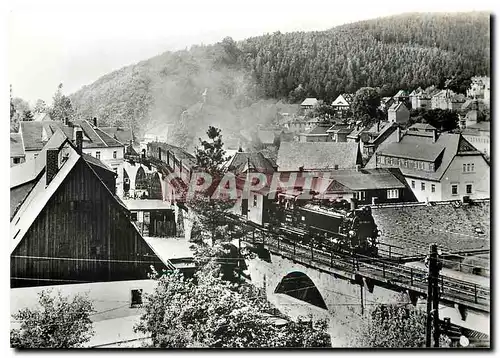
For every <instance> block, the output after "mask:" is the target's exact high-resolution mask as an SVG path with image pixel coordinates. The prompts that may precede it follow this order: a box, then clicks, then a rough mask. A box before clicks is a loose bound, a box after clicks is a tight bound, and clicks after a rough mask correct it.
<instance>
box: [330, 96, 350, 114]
mask: <svg viewBox="0 0 500 358" xmlns="http://www.w3.org/2000/svg"><path fill="white" fill-rule="evenodd" d="M353 98H354V95H353V94H351V93H342V94H341V95H339V96H338V97H337V98H336V99H335V101H333V102H332V108H333V111H334V112H335V117H337V118H345V117H346V116H347V115H348V113H349V111H350V109H351V103H352V100H353Z"/></svg>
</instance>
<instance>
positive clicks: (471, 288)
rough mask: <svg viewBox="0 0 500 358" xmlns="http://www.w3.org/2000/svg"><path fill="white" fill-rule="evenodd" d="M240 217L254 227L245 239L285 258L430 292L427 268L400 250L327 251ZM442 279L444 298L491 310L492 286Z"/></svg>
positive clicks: (394, 287) (328, 269)
mask: <svg viewBox="0 0 500 358" xmlns="http://www.w3.org/2000/svg"><path fill="white" fill-rule="evenodd" d="M239 221H240V223H242V224H243V225H246V227H247V228H250V229H253V230H252V233H250V231H249V232H247V233H246V234H245V235H244V236H243V237H242V238H241V239H242V240H243V241H246V242H248V243H252V244H254V245H259V244H260V245H263V246H264V247H265V248H266V249H268V250H269V251H270V252H272V253H274V254H278V255H280V256H282V257H284V258H287V259H291V260H293V261H295V262H298V263H301V264H304V265H306V266H310V267H315V268H318V269H321V270H323V271H327V272H332V273H333V272H334V273H336V274H340V275H341V276H345V277H346V278H348V279H351V280H356V279H359V278H365V279H369V280H372V281H375V282H377V283H378V284H380V285H383V286H387V287H392V288H393V289H401V290H409V291H411V292H413V293H416V294H417V295H418V296H423V297H426V296H427V275H428V273H427V271H426V270H423V269H419V268H414V267H407V266H404V265H402V264H399V263H398V262H397V256H398V255H397V253H396V256H395V257H394V258H393V259H392V260H391V259H387V258H385V257H378V258H374V257H368V256H363V255H359V254H358V255H352V254H350V253H347V252H339V251H333V250H330V251H325V250H324V249H321V248H319V247H314V245H311V246H308V245H305V244H301V243H297V242H295V241H294V238H291V237H290V236H287V235H284V234H283V233H280V232H276V231H274V230H270V229H269V228H263V227H261V226H260V225H257V224H254V223H250V222H248V221H246V220H244V219H242V218H239ZM289 231H290V232H292V231H293V230H289ZM255 233H258V234H259V235H258V236H260V238H259V237H256V235H255ZM438 281H439V285H440V299H441V301H447V302H450V303H458V304H461V305H464V306H467V307H472V308H475V309H478V310H481V311H486V312H489V306H490V288H489V287H486V286H482V285H479V284H477V283H473V282H468V281H466V280H460V279H457V278H451V277H446V276H444V275H439V277H438Z"/></svg>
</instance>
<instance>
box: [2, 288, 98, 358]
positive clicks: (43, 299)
mask: <svg viewBox="0 0 500 358" xmlns="http://www.w3.org/2000/svg"><path fill="white" fill-rule="evenodd" d="M39 304H40V306H41V309H31V308H24V309H22V310H20V311H19V312H18V313H16V314H14V315H13V318H14V319H15V320H16V321H17V322H18V323H19V325H20V328H15V329H11V331H10V341H11V346H12V347H13V348H78V347H82V345H83V343H86V342H88V341H89V340H90V338H91V337H92V335H93V334H94V332H93V328H92V321H91V320H90V314H91V313H92V312H93V311H94V310H93V308H92V303H91V302H90V301H89V300H88V298H87V297H86V296H79V295H76V296H75V297H73V299H72V300H71V301H70V300H69V298H68V297H65V296H62V294H61V292H60V291H59V292H58V296H57V298H56V297H55V296H52V295H51V292H50V291H46V290H44V291H42V292H40V293H39Z"/></svg>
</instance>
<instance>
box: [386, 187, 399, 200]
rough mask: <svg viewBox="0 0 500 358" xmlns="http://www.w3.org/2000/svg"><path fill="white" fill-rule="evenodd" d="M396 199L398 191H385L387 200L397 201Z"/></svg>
mask: <svg viewBox="0 0 500 358" xmlns="http://www.w3.org/2000/svg"><path fill="white" fill-rule="evenodd" d="M397 198H399V190H398V189H389V190H387V199H397Z"/></svg>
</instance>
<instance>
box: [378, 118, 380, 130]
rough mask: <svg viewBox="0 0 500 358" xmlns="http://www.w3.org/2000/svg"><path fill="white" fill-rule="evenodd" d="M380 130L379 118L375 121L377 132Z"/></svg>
mask: <svg viewBox="0 0 500 358" xmlns="http://www.w3.org/2000/svg"><path fill="white" fill-rule="evenodd" d="M378 132H380V119H379V120H378V121H377V133H378Z"/></svg>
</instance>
